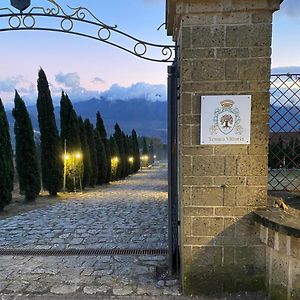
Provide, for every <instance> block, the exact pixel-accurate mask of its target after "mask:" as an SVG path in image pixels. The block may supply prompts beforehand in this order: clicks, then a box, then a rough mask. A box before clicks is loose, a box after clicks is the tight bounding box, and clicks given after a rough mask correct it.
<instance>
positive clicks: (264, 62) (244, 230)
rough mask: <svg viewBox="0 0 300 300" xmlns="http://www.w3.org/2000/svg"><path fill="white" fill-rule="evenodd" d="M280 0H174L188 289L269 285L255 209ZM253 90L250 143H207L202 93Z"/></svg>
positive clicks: (262, 176) (263, 184)
mask: <svg viewBox="0 0 300 300" xmlns="http://www.w3.org/2000/svg"><path fill="white" fill-rule="evenodd" d="M281 2H282V1H280V0H168V1H167V6H168V7H167V9H168V12H167V28H168V34H169V35H172V36H173V39H174V41H176V42H177V43H178V46H179V55H178V60H179V61H178V65H179V68H180V71H179V72H180V99H179V102H178V105H179V115H178V128H179V136H178V140H179V149H178V150H179V158H178V159H179V172H178V174H179V175H178V176H179V178H178V179H179V199H180V207H181V209H180V219H181V228H180V234H181V245H180V247H181V276H182V284H183V290H184V292H185V293H187V294H188V293H194V294H202V293H203V294H210V293H212V292H226V291H237V290H260V289H264V285H265V253H266V252H265V247H264V245H262V244H261V243H260V240H259V236H258V235H259V230H258V228H257V227H256V225H254V222H253V221H252V218H251V212H252V211H254V210H256V209H257V208H259V207H265V205H266V200H267V182H268V179H267V175H268V156H267V155H268V137H269V128H268V119H269V115H268V112H269V93H268V89H269V82H270V65H271V59H270V56H271V35H272V14H273V12H274V11H276V10H278V9H279V5H280V3H281ZM240 94H244V95H251V96H252V108H251V143H250V145H205V146H203V145H202V146H201V145H200V140H199V138H200V133H199V131H200V128H199V127H200V118H201V117H203V116H201V115H200V97H201V96H202V95H240Z"/></svg>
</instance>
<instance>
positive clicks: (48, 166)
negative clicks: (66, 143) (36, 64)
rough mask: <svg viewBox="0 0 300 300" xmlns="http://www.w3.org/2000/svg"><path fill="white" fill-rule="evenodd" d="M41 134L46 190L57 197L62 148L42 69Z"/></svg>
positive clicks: (39, 113) (42, 163)
mask: <svg viewBox="0 0 300 300" xmlns="http://www.w3.org/2000/svg"><path fill="white" fill-rule="evenodd" d="M37 111H38V121H39V127H40V134H41V166H42V179H43V186H44V188H45V189H46V190H47V191H49V193H50V195H52V196H55V195H56V194H57V192H58V191H59V190H60V189H61V188H62V184H63V159H62V147H61V143H60V139H59V136H58V131H57V127H56V123H55V116H54V109H53V103H52V98H51V93H50V90H49V85H48V81H47V78H46V74H45V72H44V71H43V70H42V69H40V71H39V77H38V99H37Z"/></svg>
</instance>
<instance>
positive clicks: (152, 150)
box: [148, 139, 154, 165]
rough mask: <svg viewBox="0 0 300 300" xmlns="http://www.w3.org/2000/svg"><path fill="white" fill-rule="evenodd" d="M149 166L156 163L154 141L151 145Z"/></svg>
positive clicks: (151, 141)
mask: <svg viewBox="0 0 300 300" xmlns="http://www.w3.org/2000/svg"><path fill="white" fill-rule="evenodd" d="M148 152H149V164H151V165H152V164H153V163H154V145H153V140H152V139H151V140H150V145H149V150H148Z"/></svg>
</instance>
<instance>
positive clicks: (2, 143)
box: [0, 99, 14, 211]
mask: <svg viewBox="0 0 300 300" xmlns="http://www.w3.org/2000/svg"><path fill="white" fill-rule="evenodd" d="M13 185H14V166H13V152H12V147H11V141H10V135H9V126H8V122H7V117H6V114H5V110H4V107H3V104H2V100H1V99H0V211H1V210H2V209H3V208H4V207H5V206H6V205H7V204H9V202H10V201H11V192H12V190H13Z"/></svg>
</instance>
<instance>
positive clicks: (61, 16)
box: [0, 0, 176, 63]
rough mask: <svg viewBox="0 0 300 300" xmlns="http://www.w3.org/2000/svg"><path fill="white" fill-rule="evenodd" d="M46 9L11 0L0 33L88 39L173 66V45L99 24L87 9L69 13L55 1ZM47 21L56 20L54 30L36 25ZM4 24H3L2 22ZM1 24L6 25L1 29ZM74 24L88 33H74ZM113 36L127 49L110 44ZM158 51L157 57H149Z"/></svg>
mask: <svg viewBox="0 0 300 300" xmlns="http://www.w3.org/2000/svg"><path fill="white" fill-rule="evenodd" d="M44 1H45V2H46V3H47V5H48V6H46V5H45V6H31V5H30V4H31V0H18V1H17V0H11V3H12V6H11V7H0V32H5V31H22V30H31V31H50V32H61V33H68V34H72V35H78V36H81V37H86V38H90V39H93V40H97V41H99V42H103V43H106V44H109V45H111V46H114V47H116V48H119V49H121V50H123V51H125V52H128V53H130V54H132V55H135V56H137V57H139V58H142V59H145V60H148V61H153V62H162V63H164V62H165V63H172V62H173V60H174V58H175V49H176V46H175V45H163V44H154V43H151V42H146V41H143V40H141V39H138V38H136V37H134V36H132V35H130V34H128V33H126V32H124V31H121V30H119V29H117V25H113V26H110V25H108V24H105V23H104V22H102V21H101V20H100V19H99V18H97V17H96V16H95V14H93V13H92V12H91V11H90V10H89V9H87V8H85V7H82V6H79V7H71V6H69V5H67V7H68V9H69V12H68V13H67V12H66V10H65V9H64V8H63V7H62V6H61V5H60V4H58V2H56V0H44ZM43 18H49V19H56V20H59V21H60V23H59V24H58V26H57V27H56V28H54V27H52V28H51V27H48V26H45V25H43V24H42V25H41V26H38V25H37V23H38V21H39V20H40V19H43ZM5 21H6V22H5ZM2 22H3V23H5V26H4V27H2ZM76 24H79V25H80V24H81V25H82V24H84V25H88V26H90V28H86V29H90V30H91V29H94V30H92V31H91V32H84V31H78V30H77V31H76V30H74V26H75V25H76ZM113 35H115V36H121V37H125V38H126V39H127V42H131V45H130V46H124V45H121V44H119V43H117V42H114V41H113ZM153 51H158V52H159V55H158V54H157V57H156V56H154V55H152V54H153V53H152V52H153Z"/></svg>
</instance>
